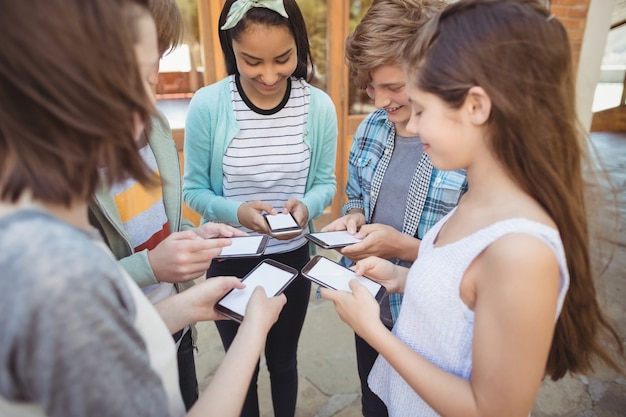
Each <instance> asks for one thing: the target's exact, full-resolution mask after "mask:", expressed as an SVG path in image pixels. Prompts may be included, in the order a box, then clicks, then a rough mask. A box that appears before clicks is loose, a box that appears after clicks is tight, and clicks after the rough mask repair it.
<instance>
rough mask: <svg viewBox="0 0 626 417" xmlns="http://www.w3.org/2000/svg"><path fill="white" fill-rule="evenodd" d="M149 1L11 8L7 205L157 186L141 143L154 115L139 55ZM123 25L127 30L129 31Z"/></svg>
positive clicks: (6, 73)
mask: <svg viewBox="0 0 626 417" xmlns="http://www.w3.org/2000/svg"><path fill="white" fill-rule="evenodd" d="M146 6H147V2H146V1H145V0H90V1H84V0H34V1H28V2H24V1H11V0H3V1H2V6H1V9H2V13H0V39H2V40H3V41H2V42H0V97H3V99H2V100H1V101H0V199H1V200H4V201H8V202H16V201H17V200H18V199H19V198H20V197H21V196H22V195H23V194H24V192H26V191H29V192H31V193H32V196H33V198H34V199H36V200H39V201H41V202H44V203H53V204H63V205H66V206H70V205H71V204H72V202H74V201H76V200H82V201H88V200H89V199H90V198H91V196H92V195H93V193H94V192H95V189H96V187H97V186H98V184H99V181H100V175H99V174H100V170H101V169H102V167H106V170H107V178H108V181H109V184H111V183H113V182H116V181H120V180H123V179H124V178H126V177H128V176H132V177H134V178H136V179H137V180H138V181H140V182H144V183H146V182H150V177H149V176H150V173H149V172H148V171H147V170H146V168H145V165H144V163H143V161H142V159H141V158H140V156H139V153H138V150H137V145H136V143H135V137H134V136H135V130H136V122H137V119H139V120H140V121H142V122H143V123H145V124H146V126H147V127H149V123H150V122H149V120H150V115H151V114H152V112H153V111H154V109H153V105H152V104H151V101H150V99H149V98H148V96H147V94H146V91H145V89H144V87H143V84H142V80H141V78H140V74H139V70H138V65H137V59H136V56H135V53H134V49H133V46H134V39H135V38H136V34H135V35H134V32H135V28H134V26H135V20H136V19H137V16H139V15H141V14H144V13H145V14H148V11H147V9H146ZM120 22H122V24H120Z"/></svg>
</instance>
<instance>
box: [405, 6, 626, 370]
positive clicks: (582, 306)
mask: <svg viewBox="0 0 626 417" xmlns="http://www.w3.org/2000/svg"><path fill="white" fill-rule="evenodd" d="M405 65H406V69H407V71H408V73H409V82H410V83H411V84H413V85H415V86H417V87H418V88H419V89H421V90H423V91H425V92H427V93H431V94H434V95H436V96H438V97H439V98H440V99H442V100H443V101H444V102H446V103H447V104H448V105H449V106H450V107H451V108H459V107H460V106H461V105H462V103H463V102H464V100H465V98H466V96H467V92H468V90H469V89H470V88H471V87H473V86H480V87H482V88H483V89H484V90H485V91H486V93H487V94H488V95H489V97H490V98H491V101H492V111H491V116H490V119H489V120H488V127H487V128H488V140H489V145H490V146H491V148H492V150H493V152H494V154H495V155H496V157H497V158H498V159H499V160H500V161H501V162H502V165H503V166H504V167H506V169H507V170H508V172H509V174H510V176H511V178H513V179H514V180H515V181H517V183H518V184H519V185H520V186H521V187H522V188H523V189H524V190H526V192H528V193H529V194H530V195H532V196H533V197H534V198H535V199H536V200H537V201H538V202H539V203H540V204H541V205H542V207H543V208H544V209H545V210H546V211H547V213H548V214H549V215H550V216H551V217H552V219H553V220H554V222H555V223H556V224H557V227H558V230H559V233H560V234H561V238H562V241H563V245H564V248H565V254H566V258H567V266H568V270H569V275H570V287H569V291H568V293H567V296H566V299H565V304H564V307H563V311H562V312H561V315H560V317H559V319H558V321H557V324H556V329H555V334H554V338H553V341H552V346H551V350H550V354H549V358H548V363H547V366H546V373H547V374H548V375H550V376H551V377H552V379H554V380H557V379H559V378H561V377H563V376H564V375H565V374H566V373H567V372H573V373H579V372H581V373H582V372H586V371H589V370H591V369H593V364H594V358H599V359H601V360H602V361H604V362H606V363H607V364H609V365H610V366H612V367H613V368H614V369H616V370H620V369H619V367H618V365H617V364H616V362H615V361H614V359H613V357H612V356H611V354H610V353H609V351H608V350H607V348H606V346H605V343H606V342H607V341H609V340H613V341H614V343H615V344H616V346H615V349H616V350H617V351H619V353H620V354H622V355H623V348H622V344H621V340H620V337H619V335H618V333H617V332H616V330H615V328H614V327H613V325H612V324H611V323H609V321H608V320H607V318H606V317H605V316H604V314H603V313H602V311H601V309H600V307H599V305H598V301H597V299H596V291H595V287H594V280H593V277H592V268H591V259H590V250H589V249H590V227H589V221H588V213H587V200H586V198H585V192H586V189H585V178H584V175H583V174H584V170H583V167H584V166H585V163H586V161H589V158H588V155H587V146H588V144H587V135H586V133H585V132H584V130H583V128H582V127H581V125H580V123H579V121H578V118H577V114H576V94H575V88H574V81H575V78H574V71H573V62H572V54H571V50H570V43H569V40H568V36H567V31H566V30H565V28H564V26H563V25H562V24H561V22H559V20H558V19H556V18H555V17H554V16H552V15H551V14H550V12H549V11H548V10H547V9H546V8H545V7H544V6H543V4H542V3H540V2H538V1H533V0H464V1H460V2H456V3H454V4H451V5H450V6H449V7H447V9H446V10H445V11H444V12H443V13H442V14H441V15H440V16H439V17H437V18H435V19H433V20H431V21H430V22H429V23H428V24H427V25H426V26H425V27H424V28H423V30H422V32H421V33H420V36H419V37H418V38H417V39H416V40H415V42H414V43H413V45H412V47H411V48H409V49H408V50H407V53H406V55H405ZM470 187H471V184H470ZM604 336H608V339H604V338H603V337H604Z"/></svg>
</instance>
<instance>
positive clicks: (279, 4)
mask: <svg viewBox="0 0 626 417" xmlns="http://www.w3.org/2000/svg"><path fill="white" fill-rule="evenodd" d="M253 7H265V8H266V9H270V10H273V11H275V12H276V13H278V14H279V15H281V16H282V17H284V18H287V19H288V18H289V16H288V15H287V12H286V11H285V5H284V4H283V0H237V1H236V2H234V3H233V4H232V5H231V6H230V10H229V11H228V16H227V17H226V23H224V25H223V26H222V27H221V28H220V29H222V30H226V29H230V28H232V27H235V26H236V25H237V23H239V21H240V20H241V19H243V17H244V16H245V14H246V13H248V10H250V9H252V8H253Z"/></svg>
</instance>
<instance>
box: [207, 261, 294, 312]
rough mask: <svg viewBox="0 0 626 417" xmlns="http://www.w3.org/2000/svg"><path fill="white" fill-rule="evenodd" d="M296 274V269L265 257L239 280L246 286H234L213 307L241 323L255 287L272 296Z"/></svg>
mask: <svg viewBox="0 0 626 417" xmlns="http://www.w3.org/2000/svg"><path fill="white" fill-rule="evenodd" d="M297 276H298V271H297V270H296V269H294V268H292V267H290V266H287V265H284V264H282V263H280V262H277V261H274V260H272V259H265V260H263V261H262V262H261V263H259V264H258V265H257V266H255V267H254V269H253V270H252V271H250V272H249V273H248V274H247V275H246V276H245V277H243V279H242V280H241V282H243V283H244V284H245V285H246V288H243V289H237V288H235V289H233V290H231V291H230V292H228V293H227V294H226V295H225V296H224V297H222V299H221V300H219V301H218V302H217V304H216V305H215V309H216V310H217V311H219V312H220V313H222V314H223V315H225V316H226V317H229V318H231V319H233V320H235V321H238V322H240V323H241V321H242V320H243V317H244V315H245V312H246V307H247V305H248V301H249V300H250V296H251V295H252V292H253V291H254V289H255V288H256V287H259V286H260V287H263V289H264V290H265V294H266V295H267V296H268V297H274V296H276V295H278V294H280V293H282V292H283V291H284V290H285V288H287V286H288V285H289V284H290V283H291V281H293V280H294V279H295V278H296V277H297Z"/></svg>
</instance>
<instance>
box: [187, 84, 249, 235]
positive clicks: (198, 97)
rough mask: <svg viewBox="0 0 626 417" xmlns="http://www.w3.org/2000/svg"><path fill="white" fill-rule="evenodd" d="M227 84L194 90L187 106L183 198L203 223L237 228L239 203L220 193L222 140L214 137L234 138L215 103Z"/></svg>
mask: <svg viewBox="0 0 626 417" xmlns="http://www.w3.org/2000/svg"><path fill="white" fill-rule="evenodd" d="M227 81H228V80H224V81H222V82H220V83H217V84H214V85H212V86H209V87H205V88H203V89H200V90H198V91H197V92H196V94H195V95H194V97H193V98H192V99H191V102H190V103H189V110H188V113H187V120H186V123H185V144H184V157H185V168H184V185H183V198H184V201H185V203H187V205H189V207H190V208H191V209H192V210H195V211H196V212H197V213H199V214H200V215H201V216H202V218H203V219H211V220H213V221H220V222H225V223H230V224H238V220H237V209H238V208H239V206H240V205H241V202H237V201H230V200H227V199H226V198H224V197H223V196H222V190H221V181H222V175H221V173H222V168H221V158H222V156H223V154H222V142H221V141H223V140H226V139H225V138H223V137H217V136H218V131H219V133H220V135H221V134H222V133H224V134H230V133H232V134H233V135H234V133H233V132H230V131H229V130H228V126H229V120H228V117H227V114H228V113H227V110H225V109H224V108H223V106H224V105H223V104H220V101H219V99H218V98H219V95H220V92H221V91H223V90H224V88H223V82H227ZM222 98H223V97H222ZM220 115H221V116H222V118H219V117H220ZM233 117H234V116H233ZM218 118H219V120H218ZM220 124H221V125H220ZM224 125H227V127H224ZM215 161H219V164H215ZM211 178H214V179H215V181H211Z"/></svg>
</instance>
